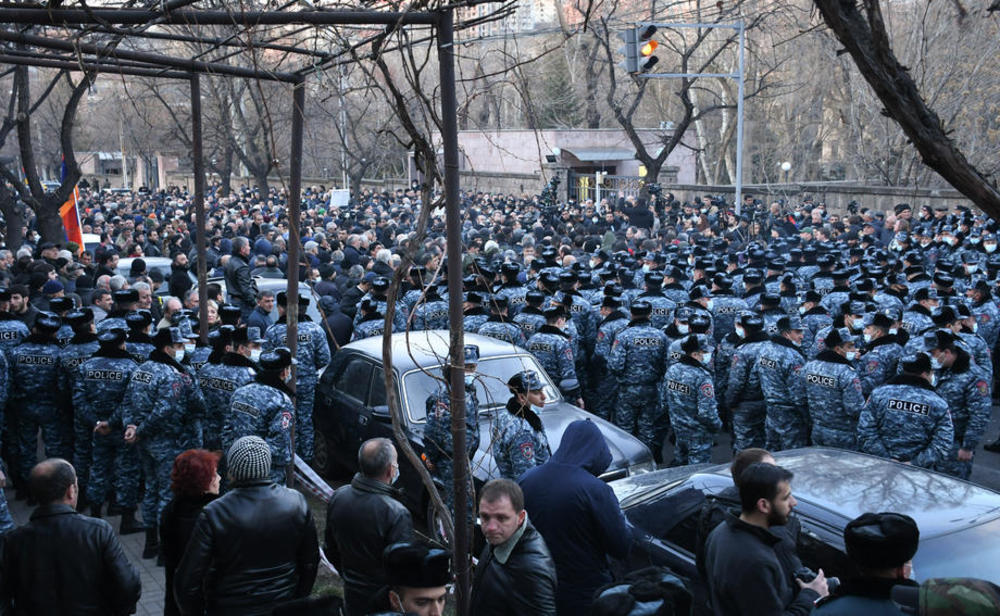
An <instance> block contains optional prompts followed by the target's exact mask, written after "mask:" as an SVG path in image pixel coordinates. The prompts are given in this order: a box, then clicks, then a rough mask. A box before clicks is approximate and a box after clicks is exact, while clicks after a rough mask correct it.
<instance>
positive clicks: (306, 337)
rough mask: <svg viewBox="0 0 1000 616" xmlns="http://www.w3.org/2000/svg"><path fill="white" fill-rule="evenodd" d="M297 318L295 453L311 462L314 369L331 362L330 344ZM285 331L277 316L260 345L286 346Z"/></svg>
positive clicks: (306, 320)
mask: <svg viewBox="0 0 1000 616" xmlns="http://www.w3.org/2000/svg"><path fill="white" fill-rule="evenodd" d="M397 314H398V313H397ZM299 318H300V321H299V327H298V344H297V345H296V347H295V357H296V359H297V360H298V362H299V363H298V368H297V371H296V373H295V453H297V454H299V457H301V458H302V459H303V460H305V461H306V462H311V461H312V458H313V438H314V428H313V404H314V402H315V399H316V382H317V381H318V380H319V377H318V376H317V372H318V371H319V370H320V369H321V368H325V367H326V365H327V364H329V363H330V343H328V342H327V340H326V334H325V333H324V332H323V329H322V328H321V327H320V326H319V325H317V324H315V323H313V322H312V321H311V320H309V317H307V316H306V315H304V314H300V315H299ZM404 324H405V318H404ZM287 330H288V325H287V324H286V323H285V318H284V317H281V318H279V319H278V322H277V323H275V324H274V325H272V326H271V327H270V329H268V330H267V335H265V336H264V337H265V339H266V342H264V344H263V345H262V346H263V348H264V350H265V351H270V350H273V349H275V348H277V347H281V346H288V344H287V340H286V338H287Z"/></svg>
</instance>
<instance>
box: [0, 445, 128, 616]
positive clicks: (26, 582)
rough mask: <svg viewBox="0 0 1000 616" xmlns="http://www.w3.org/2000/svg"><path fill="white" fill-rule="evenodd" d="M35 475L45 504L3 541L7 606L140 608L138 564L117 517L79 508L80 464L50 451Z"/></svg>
mask: <svg viewBox="0 0 1000 616" xmlns="http://www.w3.org/2000/svg"><path fill="white" fill-rule="evenodd" d="M28 483H29V485H30V488H31V493H32V495H33V496H34V498H35V500H36V501H37V502H38V508H36V509H35V511H33V512H32V514H31V520H30V521H29V522H28V523H27V524H25V525H24V526H21V527H19V528H17V529H15V530H13V531H11V532H9V533H7V534H6V535H4V536H3V538H2V542H0V552H2V556H0V613H2V614H11V615H12V616H65V615H66V614H79V615H81V616H126V615H128V614H131V613H133V612H134V611H135V608H136V603H137V602H138V601H139V596H140V593H141V589H140V585H139V571H138V570H137V569H136V568H135V566H133V565H132V564H131V563H129V561H128V558H127V557H126V556H125V553H124V552H123V551H122V546H121V544H120V543H119V541H118V537H117V536H116V535H115V532H114V530H112V528H111V525H110V524H108V523H107V522H106V521H104V520H99V519H96V518H91V517H88V516H84V515H82V514H80V513H77V512H76V506H77V499H78V497H79V487H78V485H77V481H76V472H75V471H74V470H73V465H71V464H70V463H69V462H67V461H66V460H62V459H60V458H50V459H48V460H45V461H44V462H40V463H39V464H37V465H35V467H34V468H32V469H31V474H30V477H29V478H28ZM54 582H55V583H54Z"/></svg>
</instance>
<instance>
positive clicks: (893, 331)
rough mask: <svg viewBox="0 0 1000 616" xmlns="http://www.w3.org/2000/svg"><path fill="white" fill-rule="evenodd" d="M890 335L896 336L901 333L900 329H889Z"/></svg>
mask: <svg viewBox="0 0 1000 616" xmlns="http://www.w3.org/2000/svg"><path fill="white" fill-rule="evenodd" d="M889 333H890V334H892V335H893V336H895V335H896V334H898V333H899V328H898V327H890V328H889Z"/></svg>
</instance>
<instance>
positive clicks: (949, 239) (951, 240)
mask: <svg viewBox="0 0 1000 616" xmlns="http://www.w3.org/2000/svg"><path fill="white" fill-rule="evenodd" d="M944 243H945V244H948V245H949V246H954V245H955V238H953V237H946V238H944Z"/></svg>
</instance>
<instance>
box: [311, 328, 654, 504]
mask: <svg viewBox="0 0 1000 616" xmlns="http://www.w3.org/2000/svg"><path fill="white" fill-rule="evenodd" d="M448 343H449V333H448V332H447V331H443V330H440V331H421V332H410V333H409V334H405V333H400V334H394V335H393V336H392V353H393V355H392V361H393V381H394V383H395V387H396V395H397V396H398V397H399V400H400V405H401V407H402V409H403V415H404V420H405V426H404V429H405V431H406V434H407V437H408V438H409V441H410V443H411V444H412V445H413V447H414V449H415V450H416V451H417V453H418V454H420V453H422V452H423V428H424V422H425V416H426V409H425V404H426V401H427V398H428V397H429V396H430V395H431V394H432V393H434V392H435V391H436V390H437V387H438V384H439V383H440V380H439V377H440V376H441V365H442V363H443V362H444V359H445V358H446V357H447V355H448ZM465 343H466V344H475V345H478V346H479V352H480V361H479V365H478V369H477V371H478V373H479V378H478V379H477V380H476V382H477V394H478V399H479V433H480V437H479V442H480V447H479V450H478V451H476V452H475V454H474V456H473V459H472V471H473V475H474V476H475V478H476V479H477V480H479V481H486V480H488V479H491V478H494V477H497V476H499V473H498V471H497V466H496V463H495V461H494V460H493V456H492V455H491V454H490V451H489V445H490V426H491V424H492V422H493V418H494V417H496V414H497V413H498V412H506V410H505V408H504V405H505V404H506V403H507V400H508V399H509V398H510V392H509V390H508V389H507V385H506V383H507V380H508V379H510V377H511V376H513V375H514V374H516V373H518V372H520V371H522V370H534V371H536V372H537V373H538V374H539V375H540V376H541V378H542V381H543V382H544V383H545V396H546V400H547V401H546V404H545V409H544V410H543V411H542V412H541V413H540V416H541V419H542V424H543V425H544V426H545V433H546V436H547V437H548V440H549V445H550V447H551V448H552V450H553V451H555V450H556V449H557V448H558V446H559V441H560V439H561V438H562V433H563V431H564V430H565V429H566V426H567V425H569V424H570V423H571V422H572V421H575V420H577V419H590V420H591V421H594V422H595V423H597V425H598V426H599V427H600V428H601V432H602V433H603V434H604V436H605V438H606V439H607V442H608V446H609V447H610V449H611V453H612V456H613V460H612V462H611V466H610V467H609V468H608V470H607V472H606V473H605V475H604V476H603V478H604V479H605V480H608V481H610V480H612V479H617V478H622V477H628V476H634V475H636V474H640V473H643V472H649V471H652V470H653V469H654V468H655V464H654V462H653V455H652V453H651V452H650V451H649V448H647V447H646V446H645V445H643V444H642V442H641V441H639V440H638V439H636V438H635V437H633V436H632V435H631V434H628V433H627V432H625V431H623V430H621V429H619V428H618V427H616V426H614V425H613V424H611V423H609V422H607V421H604V420H603V419H600V418H598V417H596V416H594V415H592V414H590V413H587V412H586V411H584V410H583V409H580V408H578V407H575V406H573V405H571V404H569V403H567V402H566V401H564V400H563V399H562V396H561V395H560V394H559V391H558V389H557V388H556V387H555V386H554V385H553V384H552V381H551V379H550V378H549V376H548V375H547V374H546V373H545V370H544V369H543V368H542V367H541V366H540V365H539V364H538V362H537V361H536V360H535V358H534V356H532V355H531V354H530V353H528V352H527V351H525V350H524V349H522V348H520V347H516V346H514V345H511V344H509V343H506V342H501V341H499V340H494V339H493V338H488V337H484V336H478V335H475V334H466V335H465ZM384 379H385V373H384V371H383V368H382V337H381V336H376V337H372V338H366V339H364V340H358V341H356V342H352V343H350V344H348V345H345V346H344V347H343V348H341V349H340V351H338V352H337V353H336V354H335V355H334V357H333V360H332V361H331V362H330V365H329V366H328V367H327V369H326V370H325V371H324V373H323V376H322V377H321V379H320V383H319V387H318V388H317V390H316V406H315V410H314V412H313V422H314V423H315V425H316V441H315V456H314V460H313V465H314V466H315V467H316V469H317V470H318V471H319V472H321V473H324V474H327V475H335V474H338V473H340V474H343V473H344V472H354V471H355V470H357V452H358V448H359V447H360V445H361V443H362V442H363V441H365V440H366V439H369V438H374V437H379V436H383V437H389V438H391V437H392V422H391V419H390V416H389V407H388V405H387V401H386V389H385V380H384ZM400 384H402V387H400ZM397 485H398V486H399V487H401V488H403V492H404V494H405V498H406V504H407V506H408V507H409V508H410V510H411V511H412V512H413V513H414V514H415V516H416V517H417V518H418V519H429V516H428V515H427V514H428V509H429V498H428V495H427V493H426V491H425V490H424V488H423V485H422V484H421V483H420V478H419V476H418V475H417V473H416V471H415V470H414V469H413V468H412V467H411V465H410V464H408V463H407V462H406V461H405V460H404V458H403V456H402V455H400V479H399V482H398V484H397Z"/></svg>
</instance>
